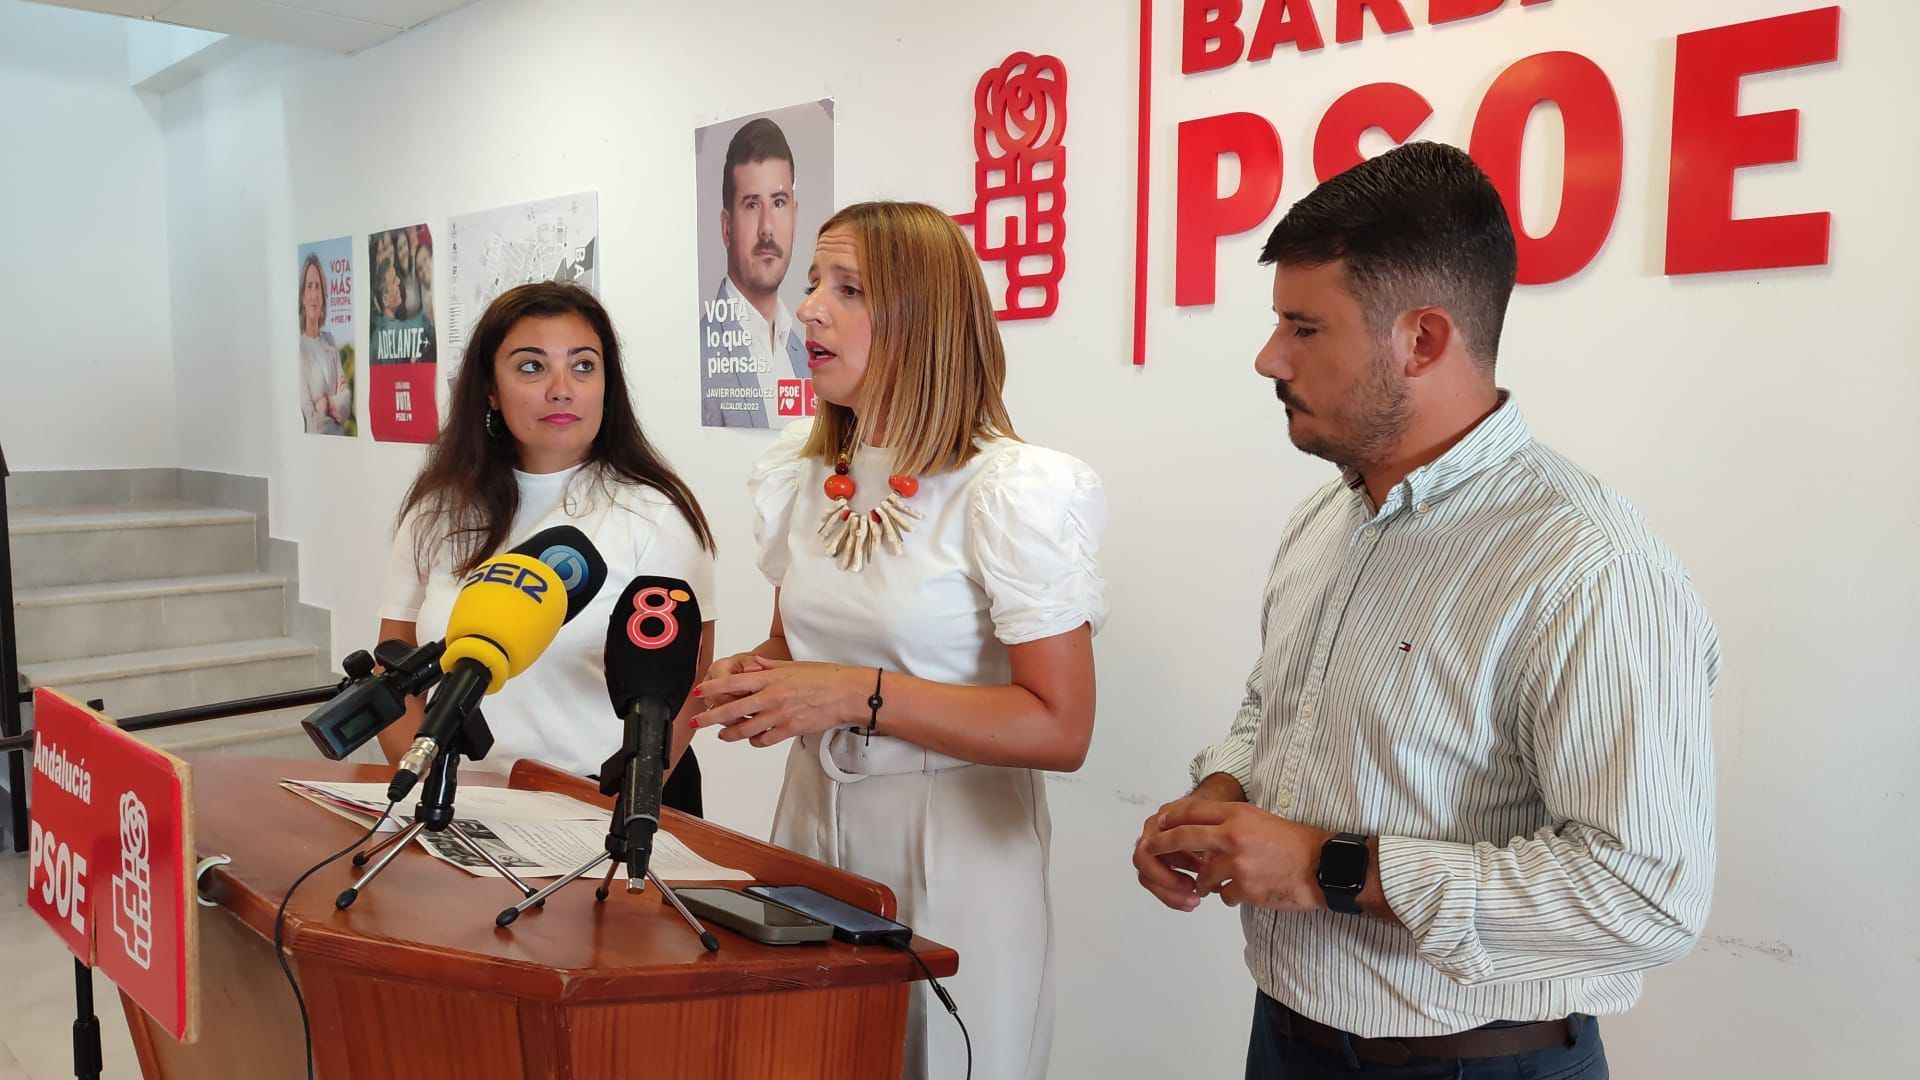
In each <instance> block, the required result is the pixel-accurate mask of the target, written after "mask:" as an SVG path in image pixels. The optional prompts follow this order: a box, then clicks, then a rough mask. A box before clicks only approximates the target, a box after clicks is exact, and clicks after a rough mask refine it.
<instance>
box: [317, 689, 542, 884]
mask: <svg viewBox="0 0 1920 1080" xmlns="http://www.w3.org/2000/svg"><path fill="white" fill-rule="evenodd" d="M492 749H493V732H492V730H491V729H489V728H488V727H487V721H486V718H485V717H483V716H481V715H480V711H479V710H478V709H475V710H474V711H473V713H472V714H471V715H469V716H468V717H467V719H466V722H465V723H463V724H461V726H460V730H459V731H458V732H456V733H455V734H454V737H453V739H452V740H451V741H450V742H449V743H448V744H447V745H446V746H444V747H442V748H441V750H440V752H439V753H438V754H436V755H435V756H434V759H433V764H432V766H430V767H429V768H428V769H427V779H426V783H424V784H423V785H421V788H420V801H419V802H418V803H416V804H415V805H414V811H413V824H411V825H408V826H407V827H406V828H405V829H402V830H401V831H399V832H397V833H395V834H394V835H392V836H389V837H387V838H386V839H385V840H382V841H380V842H379V843H378V844H375V845H374V846H373V847H370V848H368V849H367V850H365V851H362V852H359V853H357V854H355V855H354V857H353V865H354V866H356V867H360V866H366V865H367V863H368V862H369V861H371V860H374V859H375V858H377V859H378V861H377V862H374V864H373V867H372V868H371V869H369V870H368V871H367V872H366V873H365V874H362V875H361V876H360V879H359V880H358V881H355V882H354V883H353V884H352V885H351V886H349V887H348V888H346V889H344V890H342V891H341V893H340V895H339V896H338V897H336V898H334V901H333V906H334V907H335V908H338V909H340V910H342V911H344V910H346V909H347V908H349V907H352V906H353V902H354V901H355V900H357V899H359V897H360V890H361V889H364V888H366V887H367V886H368V885H369V884H371V883H372V882H373V879H374V878H376V877H378V876H380V871H382V870H385V869H386V868H387V864H388V863H391V862H392V861H393V859H394V857H395V856H396V855H399V854H400V853H401V852H402V851H405V850H406V847H407V844H408V843H409V842H410V841H411V840H412V839H413V838H414V837H416V836H419V835H420V834H421V833H422V832H436V833H438V832H444V833H447V834H449V835H451V836H452V837H453V838H454V839H455V840H458V841H459V842H460V844H461V846H462V847H464V848H466V849H467V850H468V851H469V852H472V853H473V855H474V856H476V857H477V858H479V859H480V860H481V861H482V862H485V863H486V864H487V865H488V866H491V867H493V869H494V872H495V873H497V874H499V875H500V876H501V877H503V878H506V879H507V880H508V881H510V882H512V883H513V885H514V887H515V888H517V889H519V890H520V895H522V896H532V895H533V893H534V889H533V886H531V885H528V884H527V883H526V882H525V881H522V880H521V879H520V876H519V875H517V874H515V873H514V872H513V871H512V870H509V869H507V867H506V866H505V865H504V864H502V863H501V862H500V860H499V859H496V858H494V857H493V854H492V853H491V852H489V851H488V850H487V849H486V848H484V847H481V846H480V844H479V843H478V842H477V841H475V840H474V838H473V837H471V836H469V835H467V832H466V830H465V829H462V828H461V827H460V825H459V823H458V822H456V821H454V819H453V799H454V795H455V793H456V792H457V791H458V789H459V786H460V759H461V758H462V757H467V758H469V759H471V760H474V761H479V760H480V759H482V758H484V757H486V756H487V753H488V751H490V750H492Z"/></svg>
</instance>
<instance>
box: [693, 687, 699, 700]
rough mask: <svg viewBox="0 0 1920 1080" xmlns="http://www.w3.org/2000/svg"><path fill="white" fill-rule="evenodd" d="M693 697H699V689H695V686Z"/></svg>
mask: <svg viewBox="0 0 1920 1080" xmlns="http://www.w3.org/2000/svg"><path fill="white" fill-rule="evenodd" d="M693 696H694V697H699V696H700V688H699V687H697V686H696V687H694V688H693Z"/></svg>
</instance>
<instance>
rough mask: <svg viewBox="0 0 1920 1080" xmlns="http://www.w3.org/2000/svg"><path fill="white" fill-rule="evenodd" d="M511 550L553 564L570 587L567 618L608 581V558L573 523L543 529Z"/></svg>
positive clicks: (582, 606) (567, 587)
mask: <svg viewBox="0 0 1920 1080" xmlns="http://www.w3.org/2000/svg"><path fill="white" fill-rule="evenodd" d="M511 554H514V555H530V556H532V557H534V558H536V559H539V560H540V561H541V562H543V563H546V564H547V565H548V566H550V567H552V568H553V571H554V573H556V574H559V575H560V584H561V585H562V586H563V587H564V588H565V589H566V590H567V616H566V617H567V618H568V619H572V618H573V617H574V616H575V615H578V614H580V611H581V609H582V608H584V607H586V606H587V605H588V604H590V603H592V602H593V598H594V597H596V596H598V595H600V589H601V587H602V586H604V585H606V583H607V561H606V560H605V559H603V558H601V557H600V552H599V551H598V550H597V549H596V548H595V547H594V546H593V541H591V540H589V539H587V534H586V533H583V532H581V531H580V530H579V529H576V528H574V527H573V526H571V525H555V526H553V527H552V528H549V529H541V530H540V531H539V532H537V533H534V534H533V535H532V536H529V537H527V538H526V540H524V541H522V542H521V543H520V544H519V545H518V546H516V547H515V548H514V549H513V551H512V552H511Z"/></svg>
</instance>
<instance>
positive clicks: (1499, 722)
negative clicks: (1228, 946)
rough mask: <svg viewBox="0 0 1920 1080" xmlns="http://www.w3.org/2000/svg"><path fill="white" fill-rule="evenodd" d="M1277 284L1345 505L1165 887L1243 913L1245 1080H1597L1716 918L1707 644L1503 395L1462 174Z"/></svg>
mask: <svg viewBox="0 0 1920 1080" xmlns="http://www.w3.org/2000/svg"><path fill="white" fill-rule="evenodd" d="M1261 263H1262V265H1272V266H1274V267H1275V273H1274V286H1273V299H1274V311H1275V314H1276V315H1277V317H1278V325H1277V326H1276V328H1275V330H1274V332H1273V336H1272V338H1271V339H1270V340H1269V341H1268V342H1267V344H1266V346H1265V348H1263V349H1262V350H1261V352H1260V355H1259V358H1258V359H1257V360H1256V361H1255V364H1254V366H1255V368H1256V370H1258V371H1259V372H1260V374H1262V375H1264V376H1266V377H1267V378H1269V379H1272V380H1273V385H1274V390H1275V392H1276V394H1277V395H1278V396H1279V398H1280V401H1281V402H1282V403H1283V404H1284V405H1285V406H1286V415H1287V426H1288V433H1289V435H1290V436H1291V438H1292V440H1293V443H1294V445H1295V446H1297V447H1299V448H1300V449H1302V450H1304V451H1306V452H1307V453H1310V454H1314V455H1317V456H1319V457H1323V458H1326V459H1327V460H1328V461H1331V462H1333V463H1334V464H1336V465H1338V466H1340V468H1341V477H1340V478H1339V479H1338V480H1336V481H1334V482H1332V483H1329V484H1328V485H1327V486H1325V487H1324V488H1322V489H1320V490H1319V491H1317V492H1315V493H1314V494H1313V495H1311V496H1310V497H1309V498H1308V499H1307V500H1306V501H1305V502H1304V503H1302V504H1301V505H1300V507H1299V508H1298V509H1297V510H1296V511H1295V512H1294V514H1293V517H1292V519H1291V520H1290V521H1289V522H1288V523H1287V527H1286V530H1285V533H1284V535H1283V537H1282V540H1281V545H1280V551H1279V554H1278V556H1277V557H1276V558H1275V560H1274V564H1273V568H1272V573H1271V575H1270V577H1269V578H1268V581H1267V587H1266V598H1265V608H1264V614H1263V625H1262V655H1261V658H1260V662H1259V664H1258V665H1256V666H1255V668H1254V670H1253V674H1252V675H1251V677H1249V678H1248V680H1247V690H1246V698H1245V700H1244V702H1243V703H1242V705H1241V707H1240V710H1239V714H1238V715H1237V716H1236V717H1235V718H1234V721H1233V724H1232V727H1231V729H1230V730H1229V732H1228V734H1227V737H1226V739H1225V740H1223V741H1222V742H1220V743H1218V744H1216V745H1214V746H1212V747H1210V748H1208V749H1207V750H1206V751H1204V752H1203V753H1201V754H1200V755H1199V757H1198V758H1197V759H1196V760H1195V762H1194V765H1193V772H1194V778H1195V780H1196V786H1195V788H1194V790H1193V792H1192V794H1190V795H1189V796H1187V797H1186V798H1183V799H1180V800H1178V801H1176V802H1172V803H1169V804H1167V805H1166V806H1164V807H1162V808H1161V809H1160V811H1159V812H1158V813H1156V814H1155V815H1154V816H1153V817H1150V818H1148V819H1147V821H1146V824H1145V826H1144V827H1143V829H1142V831H1141V835H1140V840H1139V843H1138V845H1137V846H1136V848H1135V852H1134V865H1135V867H1136V868H1137V869H1138V871H1139V875H1140V881H1141V884H1143V885H1144V886H1146V888H1147V889H1148V890H1150V891H1151V892H1152V893H1153V894H1154V895H1155V896H1157V897H1158V898H1159V899H1160V900H1161V901H1162V902H1164V903H1165V904H1166V905H1167V906H1169V907H1172V908H1175V909H1176V910H1183V911H1192V910H1194V909H1195V908H1197V907H1198V906H1199V905H1200V904H1201V902H1202V900H1203V899H1204V898H1205V897H1207V896H1209V895H1216V894H1217V895H1218V896H1220V898H1221V899H1222V900H1224V901H1225V902H1226V903H1228V904H1232V905H1238V906H1239V907H1240V909H1241V912H1242V923H1243V925H1244V928H1245V930H1246V937H1247V950H1246V960H1247V965H1248V967H1249V968H1250V969H1251V970H1252V972H1253V977H1254V981H1255V982H1256V983H1257V984H1258V985H1259V990H1260V993H1259V998H1258V1004H1257V1006H1256V1008H1255V1010H1254V1030H1253V1035H1252V1042H1251V1045H1250V1048H1249V1051H1248V1061H1247V1075H1248V1077H1249V1078H1271V1077H1287V1078H1291V1080H1298V1078H1301V1077H1319V1076H1336V1075H1343V1074H1346V1073H1350V1072H1356V1071H1365V1072H1367V1073H1368V1074H1370V1075H1379V1076H1407V1077H1412V1076H1422V1077H1424V1076H1437V1075H1443V1074H1444V1075H1446V1076H1465V1077H1508V1076H1513V1077H1519V1076H1529V1077H1531V1076H1544V1075H1552V1076H1555V1077H1588V1078H1591V1077H1605V1076H1606V1075H1607V1068H1606V1058H1605V1053H1604V1051H1603V1049H1602V1047H1601V1044H1600V1036H1599V1032H1598V1028H1597V1025H1596V1023H1595V1021H1594V1019H1593V1017H1594V1015H1596V1014H1602V1013H1617V1012H1621V1011H1624V1010H1625V1009H1627V1008H1628V1007H1629V1006H1631V1005H1632V1004H1633V1002H1634V1000H1635V999H1636V998H1637V997H1638V996H1639V992H1640V985H1641V975H1640V973H1641V972H1642V971H1644V970H1645V969H1647V968H1650V967H1654V966H1656V965H1659V964H1664V963H1668V962H1670V961H1673V960H1675V959H1677V958H1679V957H1680V956H1682V955H1683V954H1685V953H1686V952H1687V950H1688V949H1689V948H1690V947H1691V946H1692V944H1693V942H1694V940H1695V938H1696V937H1697V936H1698V935H1699V933H1700V928H1701V924H1702V923H1703V922H1704V921H1705V919H1706V914H1707V903H1708V899H1709V895H1710V893H1711V889H1712V883H1713V761H1712V742H1711V738H1710V734H1709V730H1708V712H1709V704H1710V701H1711V698H1712V694H1713V684H1714V679H1715V676H1716V673H1717V670H1718V667H1719V645H1718V643H1717V640H1716V638H1715V634H1714V629H1713V624H1712V623H1711V621H1709V619H1708V617H1707V614H1706V612H1705V611H1704V610H1703V609H1702V607H1701V605H1700V601H1699V599H1698V597H1697V596H1695V594H1694V590H1693V586H1692V584H1691V582H1690V581H1689V580H1688V578H1687V575H1686V571H1685V570H1684V569H1683V568H1682V567H1681V565H1680V562H1679V560H1678V559H1677V558H1676V557H1675V556H1674V554H1673V552H1672V551H1671V550H1669V549H1668V548H1667V546H1666V545H1665V544H1663V543H1662V542H1661V541H1660V540H1659V538H1658V537H1656V536H1655V535H1654V533H1653V531H1652V529H1651V528H1649V526H1648V525H1647V523H1646V522H1645V520H1643V519H1642V518H1641V517H1640V515H1639V514H1638V513H1637V512H1636V511H1635V510H1634V509H1633V507H1632V506H1630V505H1629V504H1628V503H1627V501H1626V500H1625V499H1623V498H1622V497H1620V495H1618V494H1617V493H1615V492H1613V491H1612V490H1610V489H1608V488H1607V487H1605V486H1604V485H1602V484H1601V483H1600V482H1599V481H1597V480H1595V479H1594V478H1593V477H1592V476H1590V475H1589V474H1587V473H1586V472H1584V471H1583V470H1581V469H1580V468H1579V467H1578V466H1577V465H1575V464H1574V463H1572V462H1571V461H1569V460H1567V459H1566V458H1564V457H1562V456H1560V455H1559V454H1556V453H1554V452H1553V451H1552V450H1549V449H1547V448H1546V447H1545V446H1542V445H1541V444H1539V443H1537V442H1535V441H1534V440H1533V438H1532V436H1531V435H1530V434H1529V432H1528V429H1527V424H1526V421H1525V420H1524V419H1523V418H1522V416H1521V413H1520V407H1519V405H1518V404H1516V403H1515V402H1514V401H1512V400H1511V399H1510V398H1509V397H1508V396H1507V394H1506V393H1505V392H1504V391H1501V390H1500V389H1498V387H1497V385H1496V383H1495V381H1494V358H1495V355H1496V354H1497V352H1498V349H1499V341H1500V330H1501V325H1502V323H1503V321H1504V319H1505V316H1506V307H1507V301H1508V299H1509V297H1510V295H1511V294H1512V291H1513V284H1514V278H1515V268H1516V256H1515V249H1514V239H1513V233H1512V230H1511V227H1510V226H1509V224H1508V218H1507V214H1506V211H1505V209H1504V207H1503V206H1502V204H1501V201H1500V196H1499V194H1498V193H1497V192H1496V191H1495V190H1494V188H1493V185H1492V184H1491V182H1489V181H1488V179H1487V177H1486V176H1485V174H1483V173H1482V172H1481V171H1480V170H1479V169H1478V168H1477V167H1476V166H1475V165H1474V163H1473V162H1472V160H1471V159H1469V158H1468V157H1467V155H1466V154H1464V153H1462V152H1461V151H1459V150H1456V149H1453V148H1451V147H1445V146H1439V145H1436V144H1432V143H1414V144H1409V145H1407V146H1403V147H1400V148H1398V149H1395V150H1393V151H1390V152H1388V153H1386V154H1383V155H1381V156H1380V157H1378V158H1375V159H1374V160H1372V161H1370V162H1367V163H1365V164H1362V165H1360V166H1358V167H1356V168H1354V169H1352V170H1350V171H1348V172H1346V173H1344V174H1342V175H1340V176H1337V177H1335V178H1334V179H1332V180H1329V181H1327V182H1326V183H1324V184H1322V185H1321V186H1320V187H1319V188H1318V189H1317V190H1315V191H1314V192H1313V193H1312V194H1310V195H1308V196H1307V197H1306V198H1305V199H1302V200H1301V201H1300V202H1299V203H1298V204H1296V205H1295V206H1294V207H1293V208H1292V209H1291V210H1290V211H1289V212H1288V213H1287V215H1286V217H1285V218H1284V219H1283V220H1282V221H1281V222H1280V224H1279V225H1278V226H1277V227H1276V228H1275V229H1274V231H1273V234H1272V236H1271V237H1270V238H1269V239H1268V241H1267V245H1266V248H1265V250H1264V251H1263V252H1262V254H1261Z"/></svg>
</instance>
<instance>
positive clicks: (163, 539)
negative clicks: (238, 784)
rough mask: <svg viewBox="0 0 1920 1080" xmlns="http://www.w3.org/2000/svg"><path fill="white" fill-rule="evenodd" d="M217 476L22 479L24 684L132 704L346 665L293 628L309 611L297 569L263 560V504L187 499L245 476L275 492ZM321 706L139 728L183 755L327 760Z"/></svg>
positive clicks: (112, 705) (298, 680) (249, 686)
mask: <svg viewBox="0 0 1920 1080" xmlns="http://www.w3.org/2000/svg"><path fill="white" fill-rule="evenodd" d="M208 475H209V474H192V473H181V472H177V471H175V470H126V471H119V472H116V473H39V474H34V473H21V474H15V475H14V476H13V477H12V478H11V480H10V481H9V485H8V496H9V498H8V503H9V509H8V516H9V528H8V539H9V541H10V543H11V544H12V549H13V584H14V623H15V629H16V633H17V639H18V642H19V653H20V676H21V683H22V685H23V688H25V689H33V688H37V687H43V686H44V687H52V688H53V689H56V690H60V691H61V692H63V693H65V694H67V695H68V696H70V697H73V698H75V699H77V700H80V701H87V700H91V699H95V698H98V699H102V700H104V701H105V703H106V712H107V714H108V715H110V716H132V715H136V714H140V713H148V712H156V711H159V710H162V709H174V708H180V707H183V706H189V705H205V704H211V703H213V702H219V701H227V700H232V699H235V698H244V697H253V696H256V695H260V694H270V693H275V692H278V691H283V690H295V689H303V688H306V687H310V686H317V685H321V684H323V683H327V682H331V681H333V680H334V679H336V678H338V676H335V675H331V674H329V667H330V666H331V665H330V664H329V663H328V662H327V660H326V659H325V658H324V656H323V655H322V653H321V651H320V649H319V648H318V647H316V645H315V644H313V643H312V641H310V640H301V639H298V638H295V637H291V636H289V634H288V624H289V622H290V621H293V619H294V618H295V617H296V615H297V614H298V613H299V612H300V611H301V610H302V609H300V607H299V605H297V604H295V603H290V602H289V598H288V593H289V584H288V581H287V580H286V578H285V577H284V576H280V575H276V574H273V573H269V572H266V571H264V570H263V569H262V565H263V558H264V556H265V555H266V554H267V553H266V552H265V551H263V550H262V548H263V547H264V546H266V540H265V537H266V529H265V526H264V522H263V521H262V515H261V514H258V513H255V512H252V511H250V510H244V509H231V508H228V507H224V506H217V505H209V504H208V503H207V502H202V501H197V500H190V499H185V498H181V497H180V496H181V495H182V494H189V495H191V494H203V495H204V494H208V493H211V492H212V491H213V490H214V489H222V488H224V489H226V490H229V491H230V490H232V489H233V488H234V486H235V483H236V482H246V483H250V484H252V485H254V486H256V487H257V489H258V491H257V497H256V501H257V502H259V503H261V504H264V498H263V496H264V481H247V479H246V478H232V477H220V478H214V479H216V480H218V481H220V482H219V483H212V484H210V483H209V482H208ZM115 481H118V482H117V483H116V482H115ZM195 489H197V490H195ZM102 496H106V497H105V498H102ZM114 496H119V497H117V498H116V497H114ZM261 508H262V509H264V505H262V507H261ZM272 543H273V544H276V545H284V542H282V541H273V542H272ZM284 546H286V547H289V548H290V547H291V545H284ZM274 561H276V562H289V561H291V562H293V563H295V564H296V565H297V560H288V559H276V560H274ZM305 611H307V612H309V613H310V612H311V611H312V609H305ZM304 621H306V622H308V623H309V624H311V623H312V622H313V620H312V619H306V620H304ZM306 629H307V630H308V631H309V632H308V633H307V634H306V635H304V636H306V637H309V638H311V637H316V636H317V637H319V639H320V640H321V641H324V640H325V635H324V632H323V633H321V634H318V635H315V634H313V633H312V632H311V631H312V627H311V625H309V626H308V627H307V628H306ZM307 711H308V710H306V709H297V710H283V711H280V712H273V713H261V714H256V715H253V716H239V717H231V718H227V719H221V720H207V721H202V722H200V723H194V724H183V725H178V726H175V727H168V728H156V729H152V730H149V731H146V732H144V733H142V734H141V736H140V737H141V738H143V739H145V740H147V741H148V742H150V743H152V744H153V745H156V746H160V747H163V748H165V749H167V750H169V751H171V752H174V753H181V752H185V751H206V750H219V751H229V752H235V753H244V754H252V755H260V756H271V757H303V758H314V757H317V756H318V753H317V752H316V751H315V750H314V748H313V744H312V743H311V742H310V741H309V740H308V739H307V737H306V735H305V734H304V733H303V732H302V731H301V730H300V726H299V722H300V719H301V718H302V717H303V716H304V715H306V713H307Z"/></svg>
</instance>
